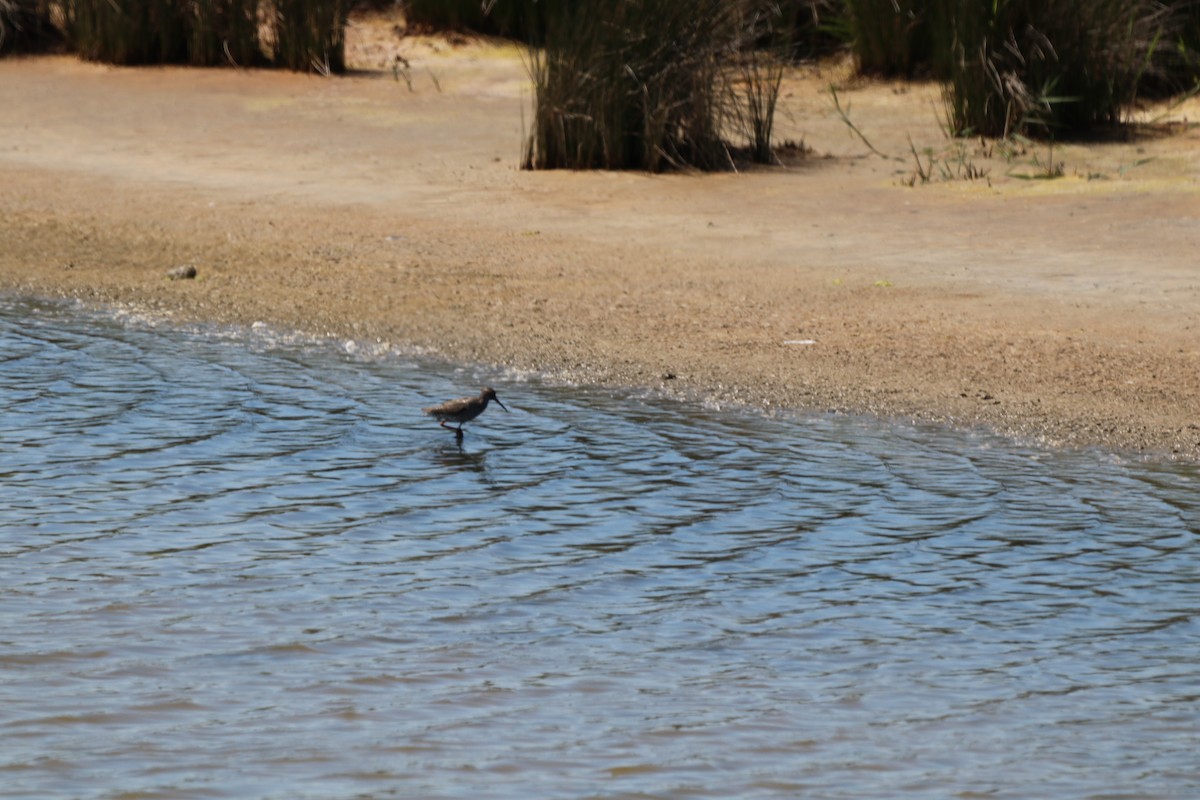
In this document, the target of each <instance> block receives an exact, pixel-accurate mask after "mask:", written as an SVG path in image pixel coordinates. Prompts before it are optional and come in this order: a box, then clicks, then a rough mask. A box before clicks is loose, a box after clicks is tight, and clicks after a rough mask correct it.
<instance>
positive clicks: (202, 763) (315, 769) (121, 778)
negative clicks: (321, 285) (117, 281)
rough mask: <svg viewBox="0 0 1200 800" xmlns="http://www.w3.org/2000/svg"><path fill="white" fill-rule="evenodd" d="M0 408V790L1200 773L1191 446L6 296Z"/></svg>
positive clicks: (515, 791)
mask: <svg viewBox="0 0 1200 800" xmlns="http://www.w3.org/2000/svg"><path fill="white" fill-rule="evenodd" d="M484 379H486V380H487V381H488V382H493V383H494V384H495V385H496V387H497V390H498V391H499V394H500V397H501V399H502V400H504V401H505V403H506V404H507V405H508V407H509V408H510V409H512V413H511V414H505V413H504V412H503V411H501V410H500V409H497V408H492V409H489V410H488V412H487V413H486V414H485V415H484V416H483V417H482V418H481V419H480V420H478V421H477V423H475V424H474V425H473V426H469V432H468V434H467V436H466V438H465V440H464V442H463V444H462V447H461V448H460V447H458V446H456V444H455V442H454V437H453V436H451V435H449V434H447V433H446V432H444V431H442V430H440V429H439V428H438V427H437V426H436V425H434V424H431V423H430V422H429V421H428V420H426V419H424V418H422V417H421V416H420V414H419V413H418V411H417V409H419V408H420V407H421V406H422V405H427V404H429V403H430V402H434V401H438V400H441V399H444V398H446V397H452V396H455V395H458V394H463V393H466V392H471V391H475V390H476V389H477V386H478V385H479V384H480V383H481V382H482V381H483V380H484ZM0 398H2V399H3V402H2V404H0V480H2V481H3V484H2V485H3V493H2V495H0V578H2V581H0V797H31V798H32V797H87V798H91V797H111V798H144V797H153V798H176V797H178V798H191V797H198V798H199V797H204V798H208V797H248V798H249V797H253V798H259V797H277V798H304V797H313V798H344V797H354V796H358V797H422V798H441V797H447V798H467V797H479V796H484V797H489V798H530V797H572V798H581V797H643V798H685V797H716V798H731V797H742V798H751V797H804V798H855V799H856V800H858V799H861V798H903V797H914V798H916V797H920V798H924V797H963V798H975V797H989V798H1027V797H1028V798H1035V797H1037V798H1045V797H1054V798H1125V797H1128V798H1134V797H1136V798H1167V797H1169V798H1194V797H1196V796H1200V756H1198V755H1197V754H1198V753H1200V667H1198V666H1197V665H1198V664H1200V623H1198V621H1197V612H1198V609H1200V542H1198V538H1200V537H1198V532H1200V501H1198V500H1197V494H1196V490H1197V473H1196V472H1195V471H1194V470H1192V469H1189V468H1185V467H1178V466H1169V465H1155V464H1145V463H1122V462H1120V461H1118V460H1116V459H1113V458H1111V457H1104V456H1102V455H1098V454H1094V453H1075V454H1051V453H1039V452H1037V451H1035V450H1023V449H1020V448H1017V447H1014V446H1011V445H1006V444H1004V443H1001V442H997V441H992V440H989V439H987V438H985V437H978V436H967V435H959V434H953V433H949V432H944V431H938V430H925V429H907V428H896V427H886V426H882V425H876V424H871V423H867V422H864V421H861V420H852V419H845V418H813V419H808V418H799V419H764V418H760V417H758V416H755V415H750V414H744V413H716V412H712V411H706V410H703V409H698V408H694V407H686V406H683V405H679V404H675V403H669V402H658V401H654V400H650V399H644V398H637V397H630V396H618V395H613V394H610V393H602V392H596V391H581V390H571V389H564V388H554V387H548V386H543V385H540V384H538V383H537V382H536V381H518V380H516V379H509V380H506V379H505V378H504V376H496V375H477V374H473V373H470V372H464V371H456V370H452V369H449V368H446V367H439V366H436V365H431V364H418V363H414V362H413V361H412V360H411V359H406V358H403V357H399V356H396V355H385V356H381V357H378V358H371V359H364V358H362V357H358V356H350V355H347V353H346V352H345V350H344V349H343V348H340V347H337V346H334V345H330V344H319V343H317V344H312V343H309V344H305V343H301V342H293V343H288V342H284V341H280V340H278V339H273V338H272V337H270V336H269V335H267V334H266V333H264V332H248V333H245V334H242V335H238V336H236V337H231V336H229V335H220V332H211V333H209V334H205V335H200V334H198V333H197V332H195V331H193V332H182V331H177V330H172V329H169V328H163V327H157V328H156V327H154V326H152V325H148V324H143V323H138V324H130V323H119V322H118V321H114V320H111V319H104V318H98V317H95V316H89V315H85V314H82V313H79V312H74V311H71V310H69V309H63V308H58V307H53V306H44V305H30V304H23V303H18V302H15V301H2V300H0Z"/></svg>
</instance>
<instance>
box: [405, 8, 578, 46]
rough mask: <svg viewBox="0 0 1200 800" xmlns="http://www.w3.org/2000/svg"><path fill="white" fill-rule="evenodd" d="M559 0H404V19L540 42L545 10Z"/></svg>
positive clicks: (422, 24)
mask: <svg viewBox="0 0 1200 800" xmlns="http://www.w3.org/2000/svg"><path fill="white" fill-rule="evenodd" d="M559 2H560V0H545V2H543V1H542V0H404V2H403V3H402V7H403V8H404V18H405V22H406V23H407V24H408V26H409V28H414V29H417V30H421V29H426V30H439V31H441V30H450V31H465V30H470V31H475V32H476V33H482V34H487V35H491V36H504V37H508V38H510V39H516V40H518V41H523V42H528V43H531V44H533V43H540V42H541V41H542V37H543V36H544V34H545V30H546V12H547V9H550V10H553V9H554V8H556V7H557V5H558V3H559Z"/></svg>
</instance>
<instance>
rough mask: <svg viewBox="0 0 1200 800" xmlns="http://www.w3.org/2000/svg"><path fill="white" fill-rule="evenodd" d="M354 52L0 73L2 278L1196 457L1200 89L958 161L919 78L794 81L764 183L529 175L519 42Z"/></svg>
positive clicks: (487, 357)
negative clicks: (1155, 106)
mask: <svg viewBox="0 0 1200 800" xmlns="http://www.w3.org/2000/svg"><path fill="white" fill-rule="evenodd" d="M351 34H352V35H351V41H352V43H353V45H354V50H353V51H352V52H353V54H354V55H353V59H354V60H355V63H357V64H358V65H359V66H361V67H362V68H363V69H362V71H361V72H360V73H357V74H355V75H354V76H351V77H347V78H340V79H333V80H328V79H321V78H317V77H309V76H303V75H290V74H273V73H268V72H245V71H234V70H210V71H192V70H184V69H137V70H130V69H113V68H108V67H103V66H98V65H92V64H83V63H80V62H78V61H76V60H74V59H72V58H64V57H50V58H36V59H10V60H5V61H0V108H3V109H5V112H4V113H3V114H0V291H5V292H9V293H13V292H15V293H22V294H31V295H41V296H71V297H80V298H83V299H85V300H88V301H92V302H97V303H108V302H132V303H136V304H139V305H142V306H145V307H147V308H150V309H154V310H157V311H160V312H162V313H166V314H171V315H174V316H175V317H177V318H179V319H187V320H214V321H220V322H232V323H241V324H248V323H252V322H255V321H259V320H261V321H265V322H268V323H271V324H275V325H281V326H289V327H294V328H298V329H301V330H305V331H309V332H313V333H318V334H321V333H329V334H332V335H336V336H339V337H353V338H359V339H368V340H375V339H378V340H381V341H388V342H393V343H397V344H404V345H411V346H414V347H420V348H425V349H428V350H429V351H431V352H435V353H437V354H440V355H442V356H445V357H447V358H450V359H455V360H462V361H472V362H480V363H485V364H497V365H509V366H515V367H519V368H522V369H529V370H536V371H540V372H545V373H549V374H552V375H562V376H564V377H567V378H570V379H573V380H582V381H587V382H595V383H603V384H611V385H630V386H646V385H648V386H654V387H660V388H662V389H664V390H666V391H668V392H678V393H680V394H683V395H687V396H704V397H708V398H712V399H715V400H717V401H718V402H740V403H749V404H755V405H762V406H766V407H770V408H796V409H813V410H820V411H824V410H830V409H833V410H841V411H849V412H866V413H873V414H881V415H886V416H902V417H915V418H919V419H923V420H933V421H942V422H946V423H949V424H952V425H963V426H977V425H983V426H987V427H990V428H993V429H995V430H997V431H1000V432H1001V433H1005V434H1010V435H1013V436H1016V437H1019V438H1021V439H1024V440H1035V441H1041V442H1046V443H1049V444H1052V445H1062V446H1076V445H1101V446H1105V447H1110V448H1114V449H1119V450H1125V451H1141V452H1148V453H1151V454H1154V455H1155V456H1161V455H1172V456H1174V457H1178V458H1185V459H1189V460H1196V459H1198V458H1200V331H1198V330H1197V324H1198V323H1200V181H1198V178H1200V129H1197V128H1196V127H1194V126H1191V125H1188V124H1181V123H1182V121H1183V120H1185V119H1188V118H1190V119H1196V118H1197V117H1200V103H1197V102H1195V101H1192V102H1191V103H1190V104H1188V105H1185V106H1183V107H1180V108H1177V109H1173V110H1170V111H1165V112H1164V111H1162V110H1158V111H1151V112H1149V113H1151V114H1157V113H1165V114H1168V116H1165V117H1163V119H1162V120H1160V124H1159V125H1157V126H1156V127H1155V130H1154V131H1152V132H1148V133H1146V134H1145V135H1143V136H1140V137H1138V138H1136V139H1134V140H1131V141H1128V142H1121V143H1107V144H1090V145H1086V146H1085V145H1072V146H1068V147H1057V148H1055V149H1054V150H1053V152H1051V151H1050V150H1049V148H1046V147H1045V146H1031V147H1030V148H1028V149H1026V150H1025V151H1023V152H1002V151H1001V150H1000V149H999V148H996V147H995V146H983V145H980V144H979V143H976V142H971V143H966V144H964V145H961V146H959V147H958V148H956V146H955V145H953V144H951V143H948V142H946V140H945V139H944V137H943V136H942V133H941V131H940V129H939V126H938V113H939V108H940V105H939V102H940V101H939V99H938V92H937V88H936V87H933V86H923V85H916V86H912V85H901V84H874V83H873V84H854V83H853V82H849V83H847V82H846V80H845V78H846V76H845V73H844V71H839V70H836V69H826V70H823V71H822V70H815V69H814V70H806V71H803V72H798V73H797V74H796V75H794V76H792V77H791V78H789V80H788V83H787V87H786V88H787V96H786V97H785V113H784V115H783V117H782V127H783V130H782V132H781V136H780V138H781V139H782V138H789V139H793V140H796V141H800V140H802V141H803V142H804V143H805V145H807V146H808V147H810V148H811V149H812V153H811V154H810V155H809V156H807V157H805V158H799V159H795V160H794V161H792V162H791V163H789V165H788V166H786V167H783V168H777V169H773V170H768V171H751V172H743V173H741V174H725V175H711V176H698V175H672V176H645V175H632V174H617V175H614V174H600V173H586V174H569V173H551V174H533V173H528V172H522V171H521V170H519V169H518V168H517V166H518V162H519V160H520V155H521V146H522V141H523V118H524V116H527V113H528V112H527V109H528V103H529V89H528V87H527V81H526V77H525V72H524V68H523V66H522V64H521V61H520V57H519V54H518V53H517V51H516V50H515V49H512V48H509V47H505V46H497V45H491V44H487V43H470V44H467V45H464V46H451V45H449V44H447V43H445V42H440V41H437V40H428V39H413V38H401V37H398V36H396V35H394V34H393V33H392V32H391V28H390V26H389V25H388V24H387V21H386V20H371V21H359V22H358V23H357V24H356V26H355V28H354V29H352V31H351ZM397 52H399V53H401V54H403V55H405V57H407V58H408V59H409V61H410V63H411V69H410V71H409V72H408V74H407V76H405V75H394V74H393V72H392V71H391V69H390V67H389V66H388V65H389V64H390V63H391V60H392V58H393V57H394V55H395V53H397ZM397 78H399V79H397ZM406 78H407V79H406ZM410 82H411V88H410V86H409V83H410ZM830 82H838V83H839V85H840V86H841V88H840V91H839V97H840V99H841V101H842V103H843V107H844V108H845V107H846V106H848V107H849V115H850V117H851V119H853V121H854V122H855V124H856V125H857V127H858V128H859V129H861V130H862V131H863V133H864V134H865V135H866V136H867V137H868V139H870V141H871V144H872V145H873V146H874V147H875V148H876V149H878V150H880V151H882V152H883V153H885V154H887V155H889V156H894V157H895V159H898V160H893V159H890V158H881V157H879V156H877V155H874V154H872V153H871V152H870V151H869V150H868V149H867V148H866V147H865V146H864V144H863V143H862V142H861V141H860V140H858V139H857V138H855V137H854V136H852V135H851V134H850V133H849V130H848V129H847V127H846V126H845V124H844V123H843V122H842V120H841V118H840V117H839V116H838V114H837V113H836V112H835V110H834V108H833V104H832V102H831V100H830V96H829V94H828V91H827V87H828V85H829V84H830ZM1170 120H1175V121H1177V122H1176V124H1173V125H1169V126H1168V125H1165V124H1161V123H1162V122H1164V121H1170ZM910 138H911V140H912V142H913V143H915V147H916V149H917V151H918V153H922V152H923V151H924V149H925V148H931V152H932V154H933V156H934V159H935V163H934V164H933V167H932V169H931V172H932V174H933V179H932V180H931V181H930V182H929V183H923V182H922V181H921V179H920V175H919V174H917V171H916V167H915V166H914V160H913V156H912V153H911V151H910V147H909V139H910ZM923 157H924V158H927V156H923ZM1060 162H1061V163H1062V164H1063V176H1062V177H1058V178H1056V179H1039V178H1040V176H1042V175H1044V174H1046V172H1047V170H1046V165H1048V164H1050V165H1053V164H1057V163H1060ZM966 166H971V167H974V168H976V169H979V170H987V171H988V175H987V177H986V178H980V179H974V180H970V179H967V178H966V177H963V176H964V173H965V167H966ZM1022 176H1024V177H1022ZM914 179H915V181H914V182H915V183H916V185H915V186H911V187H910V186H907V185H906V184H907V183H908V182H910V180H914ZM181 264H192V265H194V266H195V267H196V268H197V270H198V275H199V277H198V278H197V279H196V280H192V281H182V280H181V281H171V280H169V279H168V278H167V277H166V274H167V272H168V271H169V270H170V269H172V268H174V267H176V266H178V265H181ZM469 388H471V387H464V389H469Z"/></svg>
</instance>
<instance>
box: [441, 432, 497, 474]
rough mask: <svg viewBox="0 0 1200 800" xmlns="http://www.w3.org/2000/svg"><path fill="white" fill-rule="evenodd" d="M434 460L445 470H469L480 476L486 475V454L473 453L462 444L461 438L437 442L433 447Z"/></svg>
mask: <svg viewBox="0 0 1200 800" xmlns="http://www.w3.org/2000/svg"><path fill="white" fill-rule="evenodd" d="M433 452H434V458H436V459H437V463H438V465H439V466H442V467H445V468H447V469H456V470H464V469H469V470H472V471H474V472H478V473H480V474H486V473H487V453H484V452H475V451H473V450H471V448H470V447H468V446H466V445H464V444H463V439H462V437H452V438H451V440H450V441H444V442H439V443H438V444H437V445H436V446H435V447H434V450H433Z"/></svg>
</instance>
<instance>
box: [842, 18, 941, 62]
mask: <svg viewBox="0 0 1200 800" xmlns="http://www.w3.org/2000/svg"><path fill="white" fill-rule="evenodd" d="M930 6H931V1H930V0H845V18H844V30H845V34H846V37H847V39H848V40H849V42H850V49H851V51H852V52H853V53H854V59H855V62H856V63H857V65H858V71H859V72H861V73H863V74H866V75H880V76H903V77H912V76H914V75H918V74H923V73H925V74H927V73H929V72H930V71H931V70H932V69H933V67H934V48H935V43H934V36H933V26H932V24H931V19H930V16H931V14H930V12H931V8H930Z"/></svg>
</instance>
